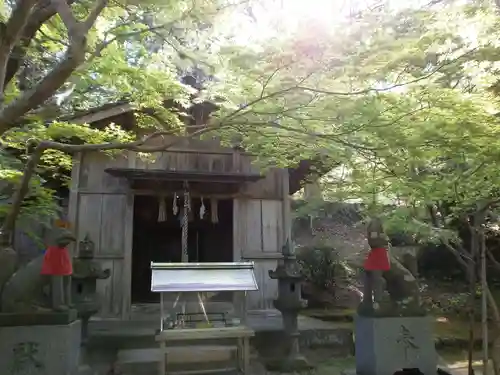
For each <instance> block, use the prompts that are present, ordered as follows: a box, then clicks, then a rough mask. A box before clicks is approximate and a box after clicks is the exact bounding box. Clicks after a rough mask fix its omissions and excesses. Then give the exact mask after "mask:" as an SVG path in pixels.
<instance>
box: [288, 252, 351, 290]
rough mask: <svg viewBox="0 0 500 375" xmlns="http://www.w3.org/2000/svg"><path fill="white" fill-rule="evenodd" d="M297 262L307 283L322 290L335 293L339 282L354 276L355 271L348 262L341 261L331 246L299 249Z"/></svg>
mask: <svg viewBox="0 0 500 375" xmlns="http://www.w3.org/2000/svg"><path fill="white" fill-rule="evenodd" d="M297 260H298V262H299V264H300V266H301V271H302V274H303V276H304V279H305V281H306V282H309V283H311V284H312V285H314V286H315V287H317V288H318V289H320V290H329V291H332V292H333V288H334V287H335V285H336V283H337V282H338V281H339V280H341V279H348V278H350V277H353V276H354V271H353V270H352V269H351V268H350V267H349V266H348V264H347V262H345V261H342V260H340V259H339V255H338V252H337V251H336V250H335V249H333V248H332V247H329V246H325V245H319V246H311V247H309V246H308V247H302V248H299V249H298V251H297Z"/></svg>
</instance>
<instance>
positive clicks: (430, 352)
mask: <svg viewBox="0 0 500 375" xmlns="http://www.w3.org/2000/svg"><path fill="white" fill-rule="evenodd" d="M355 335H356V342H355V348H356V373H357V374H358V375H388V374H394V372H396V371H398V370H402V369H405V368H418V369H420V371H422V372H423V373H424V374H425V375H435V374H436V368H437V359H438V357H437V353H436V349H435V347H434V338H433V334H432V320H431V318H429V317H388V318H378V317H362V316H357V317H356V319H355Z"/></svg>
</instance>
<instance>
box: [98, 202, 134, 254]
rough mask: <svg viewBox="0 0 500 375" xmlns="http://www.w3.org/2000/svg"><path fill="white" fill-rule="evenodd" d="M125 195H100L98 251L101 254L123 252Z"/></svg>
mask: <svg viewBox="0 0 500 375" xmlns="http://www.w3.org/2000/svg"><path fill="white" fill-rule="evenodd" d="M126 209H127V197H126V195H103V196H102V197H101V214H100V216H101V223H100V239H99V246H98V252H97V253H96V256H97V257H98V256H99V255H101V254H113V255H122V256H123V254H124V246H125V241H124V239H125V223H124V221H125V214H126Z"/></svg>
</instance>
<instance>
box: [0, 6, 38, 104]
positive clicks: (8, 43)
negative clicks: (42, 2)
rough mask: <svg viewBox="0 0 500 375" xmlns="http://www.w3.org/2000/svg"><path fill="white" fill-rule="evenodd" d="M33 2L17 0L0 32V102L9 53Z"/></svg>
mask: <svg viewBox="0 0 500 375" xmlns="http://www.w3.org/2000/svg"><path fill="white" fill-rule="evenodd" d="M35 3H36V0H18V1H17V2H16V6H15V8H14V10H13V11H12V14H11V16H10V18H9V20H8V21H7V25H5V28H4V30H3V32H2V39H1V41H0V103H1V102H3V92H4V83H5V77H6V72H7V63H8V61H9V57H10V54H11V52H12V49H13V48H14V46H15V45H16V44H17V42H18V41H19V39H20V37H21V34H22V32H23V29H24V27H25V26H26V24H27V22H28V18H29V16H30V14H31V10H32V9H33V7H34V6H35Z"/></svg>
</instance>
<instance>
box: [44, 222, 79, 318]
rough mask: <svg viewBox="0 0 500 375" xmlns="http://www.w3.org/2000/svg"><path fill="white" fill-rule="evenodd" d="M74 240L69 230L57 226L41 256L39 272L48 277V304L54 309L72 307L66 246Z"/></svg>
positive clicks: (65, 309) (70, 268) (70, 267)
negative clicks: (51, 240) (49, 301)
mask: <svg viewBox="0 0 500 375" xmlns="http://www.w3.org/2000/svg"><path fill="white" fill-rule="evenodd" d="M75 240H76V239H75V237H74V236H73V234H72V233H71V232H70V231H69V230H67V229H66V228H59V229H58V230H56V232H55V233H54V239H53V243H52V244H51V246H48V247H47V250H46V252H45V255H44V257H43V263H42V269H41V271H40V274H41V275H44V276H48V277H49V279H50V298H51V305H50V306H51V308H52V309H53V310H54V311H67V310H69V309H70V308H71V307H72V304H71V275H72V274H73V264H72V261H71V256H70V254H69V251H68V248H67V246H68V245H69V244H70V243H71V242H73V241H75Z"/></svg>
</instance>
